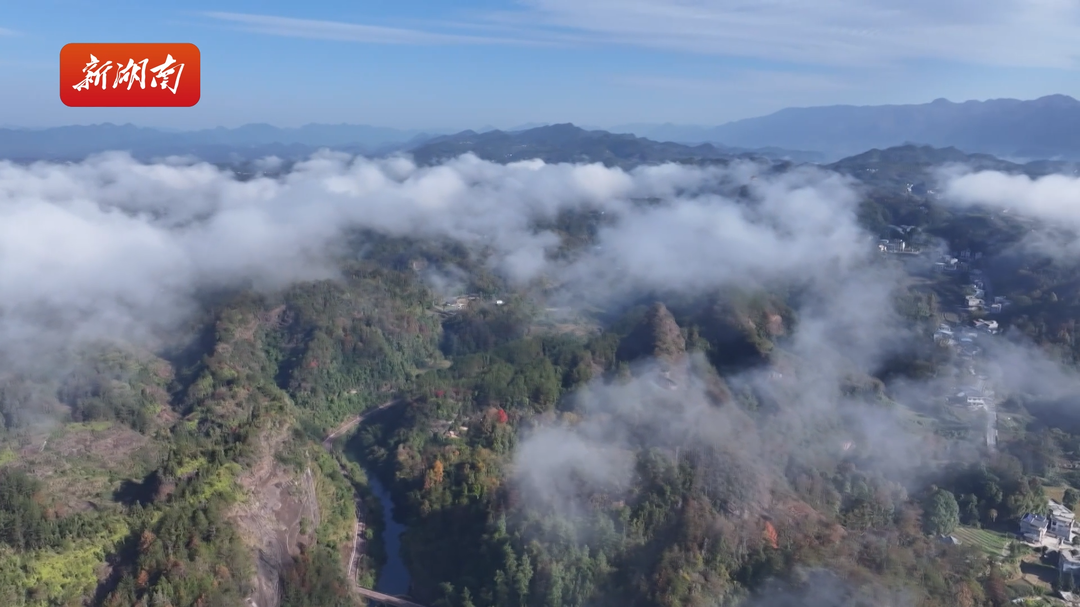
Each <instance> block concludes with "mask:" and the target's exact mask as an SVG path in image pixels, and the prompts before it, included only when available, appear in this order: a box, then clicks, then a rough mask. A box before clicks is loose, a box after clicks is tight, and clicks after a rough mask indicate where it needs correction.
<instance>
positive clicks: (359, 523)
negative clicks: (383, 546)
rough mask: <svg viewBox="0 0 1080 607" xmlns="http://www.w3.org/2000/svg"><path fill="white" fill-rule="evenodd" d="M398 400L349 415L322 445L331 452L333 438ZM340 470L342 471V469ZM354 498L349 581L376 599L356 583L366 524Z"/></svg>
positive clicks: (403, 603) (357, 501)
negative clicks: (354, 521) (354, 519)
mask: <svg viewBox="0 0 1080 607" xmlns="http://www.w3.org/2000/svg"><path fill="white" fill-rule="evenodd" d="M400 402H402V401H401V399H394V400H391V401H388V402H385V403H383V404H381V405H379V406H378V407H375V408H374V409H368V410H367V411H364V412H363V413H361V414H359V415H354V416H353V417H350V418H349V419H347V420H345V421H344V422H342V423H341V424H340V425H339V426H338V427H337V428H334V429H333V431H331V432H330V434H327V435H326V438H324V439H323V442H322V445H323V447H324V448H325V449H326V450H327V451H330V452H331V453H332V452H333V446H334V440H335V439H337V438H338V437H339V436H341V435H342V434H345V433H346V432H348V431H349V430H351V429H353V428H355V427H356V426H357V425H359V424H360V422H362V421H364V419H365V418H366V417H367V416H369V415H371V414H373V413H377V412H379V411H382V410H383V409H388V408H390V407H392V406H394V405H396V404H398V403H400ZM338 464H339V465H340V462H338ZM342 472H344V470H343V471H342ZM355 499H356V525H355V527H354V529H353V542H352V555H350V556H349V567H348V571H349V581H350V582H352V583H353V585H354V586H356V588H357V589H358V590H359V591H360V592H361V594H364V593H369V594H364V595H365V596H367V597H368V598H374V599H378V597H376V596H374V595H376V594H379V593H376V592H375V591H373V590H369V589H367V588H362V587H360V586H359V585H357V584H356V557H357V556H358V555H359V554H360V553H361V552H362V551H363V549H364V531H365V529H366V526H365V525H364V517H363V506H364V505H363V502H362V500H361V499H360V496H359V495H357V496H355ZM379 596H383V595H379ZM396 600H398V601H400V599H396ZM391 604H393V603H391ZM400 604H402V605H411V603H408V601H400Z"/></svg>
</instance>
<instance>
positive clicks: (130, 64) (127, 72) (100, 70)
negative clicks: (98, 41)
mask: <svg viewBox="0 0 1080 607" xmlns="http://www.w3.org/2000/svg"><path fill="white" fill-rule="evenodd" d="M149 62H150V59H143V60H142V61H135V60H134V59H128V61H127V64H126V65H125V64H124V63H120V62H118V63H113V62H112V61H106V62H105V63H101V60H99V59H98V58H97V57H95V56H94V55H93V54H91V55H90V62H89V63H87V64H86V66H85V67H83V69H82V72H83V74H84V77H83V79H82V80H81V81H80V82H79V83H78V84H75V85H73V86H72V88H74V89H75V90H77V91H84V90H87V89H89V88H91V87H95V86H98V85H99V84H100V85H101V88H102V90H107V89H108V88H109V80H108V73H109V70H111V69H113V68H114V67H115V68H117V70H116V73H115V76H114V78H113V81H112V88H114V89H115V88H119V87H121V86H124V85H125V84H126V85H127V90H129V91H130V90H131V87H132V86H134V85H135V83H136V82H137V83H138V84H139V88H141V89H145V88H146V71H147V70H146V66H147V64H148V63H149ZM150 73H151V74H152V76H151V78H150V88H160V89H161V90H163V91H169V92H171V93H172V94H174V95H175V94H176V89H177V87H178V86H180V76H181V75H182V74H183V73H184V64H183V63H177V61H176V59H174V58H173V56H172V55H169V54H167V55H166V56H165V61H164V62H162V63H161V65H158V66H155V67H152V68H150ZM174 75H175V77H174ZM170 83H171V84H172V86H169V84H170Z"/></svg>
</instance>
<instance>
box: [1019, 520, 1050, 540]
mask: <svg viewBox="0 0 1080 607" xmlns="http://www.w3.org/2000/svg"><path fill="white" fill-rule="evenodd" d="M1047 524H1048V521H1047V520H1046V517H1045V516H1043V515H1041V514H1032V513H1030V512H1029V513H1027V514H1025V515H1024V517H1023V518H1021V519H1020V537H1022V538H1024V540H1025V541H1028V542H1032V543H1034V544H1041V543H1042V541H1043V540H1044V539H1045V538H1046V527H1047Z"/></svg>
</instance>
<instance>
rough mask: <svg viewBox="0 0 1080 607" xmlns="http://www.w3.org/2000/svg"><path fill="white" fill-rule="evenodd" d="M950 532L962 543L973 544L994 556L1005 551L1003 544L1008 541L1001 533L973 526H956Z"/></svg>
mask: <svg viewBox="0 0 1080 607" xmlns="http://www.w3.org/2000/svg"><path fill="white" fill-rule="evenodd" d="M952 534H953V535H954V536H955V537H956V538H957V539H959V540H960V541H961V542H963V543H964V544H967V545H969V546H975V547H977V548H979V549H981V550H982V551H984V552H986V553H987V554H991V555H994V556H1001V555H1002V553H1004V552H1005V545H1006V543H1007V542H1008V539H1007V538H1006V537H1005V536H1004V535H1003V534H1001V533H998V532H996V531H987V530H986V529H975V528H973V527H957V528H956V531H953V533H952Z"/></svg>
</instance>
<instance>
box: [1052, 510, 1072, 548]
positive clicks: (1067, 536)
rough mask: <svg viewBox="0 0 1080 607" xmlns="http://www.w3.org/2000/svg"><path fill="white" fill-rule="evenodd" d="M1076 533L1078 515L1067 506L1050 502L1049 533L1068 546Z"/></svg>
mask: <svg viewBox="0 0 1080 607" xmlns="http://www.w3.org/2000/svg"><path fill="white" fill-rule="evenodd" d="M1075 532H1076V515H1075V514H1073V511H1072V510H1070V509H1068V508H1066V507H1065V506H1063V505H1061V504H1059V503H1057V502H1055V501H1054V500H1050V526H1049V528H1048V529H1047V533H1049V534H1050V535H1052V536H1054V537H1056V538H1058V539H1059V540H1061V541H1062V542H1065V543H1066V544H1071V543H1072V541H1073V535H1074V533H1075Z"/></svg>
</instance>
